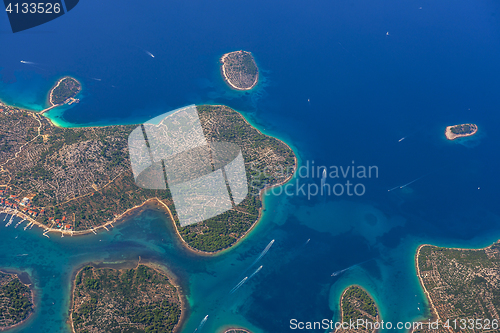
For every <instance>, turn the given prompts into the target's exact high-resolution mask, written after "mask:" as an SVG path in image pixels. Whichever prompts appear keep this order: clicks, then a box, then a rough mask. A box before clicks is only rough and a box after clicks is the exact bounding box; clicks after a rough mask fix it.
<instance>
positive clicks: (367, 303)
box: [336, 285, 381, 332]
mask: <svg viewBox="0 0 500 333" xmlns="http://www.w3.org/2000/svg"><path fill="white" fill-rule="evenodd" d="M340 309H341V311H342V315H341V323H347V325H348V324H349V323H351V322H353V323H356V329H344V328H339V329H337V330H336V332H376V331H377V329H378V328H380V327H379V326H377V323H380V322H381V320H380V315H379V311H378V308H377V305H376V304H375V301H374V300H373V298H372V297H371V296H370V295H369V294H368V293H367V292H366V291H365V290H364V289H362V288H361V287H359V286H354V285H353V286H349V287H347V288H346V289H345V290H344V292H343V293H342V296H341V297H340ZM358 320H359V321H358ZM358 324H360V325H358ZM378 325H380V324H378Z"/></svg>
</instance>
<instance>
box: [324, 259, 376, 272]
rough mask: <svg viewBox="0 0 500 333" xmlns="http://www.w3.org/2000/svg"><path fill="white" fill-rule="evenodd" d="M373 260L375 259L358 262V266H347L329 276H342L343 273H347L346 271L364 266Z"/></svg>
mask: <svg viewBox="0 0 500 333" xmlns="http://www.w3.org/2000/svg"><path fill="white" fill-rule="evenodd" d="M373 259H375V258H371V259H368V260H365V261H363V262H360V263H358V264H355V265H352V266H349V267H347V268H344V269H341V270H339V271H336V272H333V273H332V275H331V276H338V275H340V274H342V273H344V272H347V271H348V270H350V269H352V268H354V267H356V266H361V265H363V264H365V263H367V262H369V261H371V260H373Z"/></svg>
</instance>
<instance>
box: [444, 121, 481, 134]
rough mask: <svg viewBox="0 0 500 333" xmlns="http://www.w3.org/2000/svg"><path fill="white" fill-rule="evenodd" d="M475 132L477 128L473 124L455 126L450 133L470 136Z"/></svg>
mask: <svg viewBox="0 0 500 333" xmlns="http://www.w3.org/2000/svg"><path fill="white" fill-rule="evenodd" d="M476 130H477V126H476V125H473V124H463V125H456V126H453V127H452V128H451V129H450V131H451V132H452V133H453V134H462V135H463V134H471V133H474V131H476Z"/></svg>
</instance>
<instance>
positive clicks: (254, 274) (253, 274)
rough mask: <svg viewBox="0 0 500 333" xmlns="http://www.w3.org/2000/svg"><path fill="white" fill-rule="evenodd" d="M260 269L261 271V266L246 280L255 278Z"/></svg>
mask: <svg viewBox="0 0 500 333" xmlns="http://www.w3.org/2000/svg"><path fill="white" fill-rule="evenodd" d="M261 269H262V265H261V266H260V267H259V268H257V269H256V270H255V272H253V273H252V275H250V277H249V278H248V279H249V280H250V279H251V278H253V277H254V276H255V274H257V273H258V272H259V271H260V270H261Z"/></svg>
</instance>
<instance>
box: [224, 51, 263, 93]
mask: <svg viewBox="0 0 500 333" xmlns="http://www.w3.org/2000/svg"><path fill="white" fill-rule="evenodd" d="M221 62H222V66H223V71H222V72H223V75H224V79H225V80H227V81H229V83H230V84H231V85H232V86H233V87H236V88H237V89H241V90H247V89H251V88H253V87H254V85H255V84H256V83H257V80H258V75H259V69H258V68H257V64H256V63H255V60H254V58H253V56H252V54H251V53H250V52H246V51H235V52H230V53H227V54H225V55H224V56H223V57H222V59H221Z"/></svg>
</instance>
